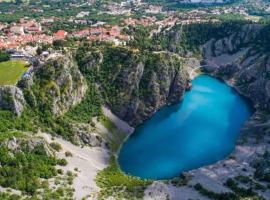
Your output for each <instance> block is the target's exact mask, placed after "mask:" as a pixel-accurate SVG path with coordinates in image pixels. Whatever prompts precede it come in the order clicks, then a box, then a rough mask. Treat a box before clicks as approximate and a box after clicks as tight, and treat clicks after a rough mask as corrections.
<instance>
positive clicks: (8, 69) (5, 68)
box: [0, 60, 28, 85]
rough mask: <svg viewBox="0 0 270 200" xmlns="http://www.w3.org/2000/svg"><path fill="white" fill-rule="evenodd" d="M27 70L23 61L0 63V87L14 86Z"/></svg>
mask: <svg viewBox="0 0 270 200" xmlns="http://www.w3.org/2000/svg"><path fill="white" fill-rule="evenodd" d="M27 70H28V66H27V65H26V63H25V61H19V60H18V61H6V62H0V85H14V84H16V83H17V81H18V80H19V79H20V78H21V76H22V75H23V73H24V72H26V71H27Z"/></svg>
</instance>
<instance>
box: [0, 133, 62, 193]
mask: <svg viewBox="0 0 270 200" xmlns="http://www.w3.org/2000/svg"><path fill="white" fill-rule="evenodd" d="M5 134H6V138H8V137H9V136H10V133H1V135H2V137H4V135H5ZM13 137H14V136H13ZM17 140H18V141H19V142H20V151H16V150H12V149H9V148H8V147H7V146H5V145H3V143H2V145H1V147H0V162H1V167H0V185H1V186H3V187H11V188H14V189H18V190H21V191H23V192H26V193H28V194H31V195H34V194H35V193H36V191H37V189H39V188H43V184H42V181H41V180H40V178H43V179H48V178H51V177H54V176H56V169H55V166H56V165H57V164H59V163H60V164H61V162H62V161H61V160H57V159H56V158H54V157H51V156H48V155H47V153H46V150H45V147H44V145H43V144H42V143H37V144H36V145H35V146H34V147H32V146H30V144H29V143H28V142H27V140H24V139H20V138H19V137H18V135H17ZM5 141H7V140H5Z"/></svg>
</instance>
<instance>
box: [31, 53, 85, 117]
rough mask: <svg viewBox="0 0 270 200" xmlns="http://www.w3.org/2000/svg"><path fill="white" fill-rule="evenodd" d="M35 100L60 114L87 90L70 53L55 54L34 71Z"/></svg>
mask: <svg viewBox="0 0 270 200" xmlns="http://www.w3.org/2000/svg"><path fill="white" fill-rule="evenodd" d="M33 80H34V84H33V86H31V88H30V90H31V91H32V92H33V95H34V97H33V98H35V102H37V103H38V104H39V106H41V107H44V106H46V107H47V108H48V109H50V110H51V112H52V113H53V114H54V115H61V114H63V113H65V112H66V111H68V110H69V109H70V108H71V107H72V106H74V105H75V104H77V103H79V102H80V101H81V100H82V99H83V97H84V96H85V93H86V91H87V83H86V80H85V79H84V77H83V76H82V74H81V73H80V71H79V69H78V67H77V64H76V62H75V61H74V59H73V57H72V56H71V55H56V56H55V57H53V58H50V59H49V60H48V61H47V62H46V63H44V64H42V65H40V66H39V67H38V68H37V69H36V70H35V72H34V76H33Z"/></svg>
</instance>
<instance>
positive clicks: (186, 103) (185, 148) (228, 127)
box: [118, 75, 252, 179]
mask: <svg viewBox="0 0 270 200" xmlns="http://www.w3.org/2000/svg"><path fill="white" fill-rule="evenodd" d="M192 85H193V87H192V89H191V90H190V91H189V92H186V94H185V96H184V99H183V101H182V102H181V103H179V104H176V105H172V106H167V107H164V108H163V109H161V110H160V111H158V112H157V113H156V114H154V115H153V117H152V118H150V119H149V120H147V121H146V122H144V123H143V124H142V125H141V126H139V127H138V128H137V129H136V130H135V132H134V133H133V134H132V135H131V136H130V137H129V138H128V139H127V140H126V142H125V143H124V144H123V146H122V147H121V149H120V152H119V155H118V163H119V165H120V168H121V170H122V171H124V172H125V173H127V174H130V175H133V176H138V177H141V178H149V179H168V178H173V177H176V176H179V175H180V174H181V172H184V171H189V170H192V169H196V168H199V167H202V166H206V165H209V164H213V163H215V162H217V161H219V160H222V159H224V158H226V157H227V156H228V155H229V154H230V153H231V152H232V151H233V150H234V148H235V144H236V141H237V139H238V137H239V134H240V129H241V127H242V125H243V124H244V123H245V121H246V120H248V119H249V117H250V116H251V115H252V108H251V105H250V104H249V103H248V102H247V100H246V99H245V98H243V97H242V96H240V95H239V94H238V93H237V92H236V91H235V90H234V89H232V88H231V87H229V86H228V85H226V84H225V83H224V82H222V81H220V80H217V79H215V78H212V77H210V76H207V75H200V76H198V77H197V78H195V79H194V80H193V81H192Z"/></svg>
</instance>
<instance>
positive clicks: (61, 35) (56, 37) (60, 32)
mask: <svg viewBox="0 0 270 200" xmlns="http://www.w3.org/2000/svg"><path fill="white" fill-rule="evenodd" d="M67 35H68V33H67V32H66V31H64V30H58V31H57V32H56V33H55V34H53V39H54V40H63V39H65V38H66V36H67Z"/></svg>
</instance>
